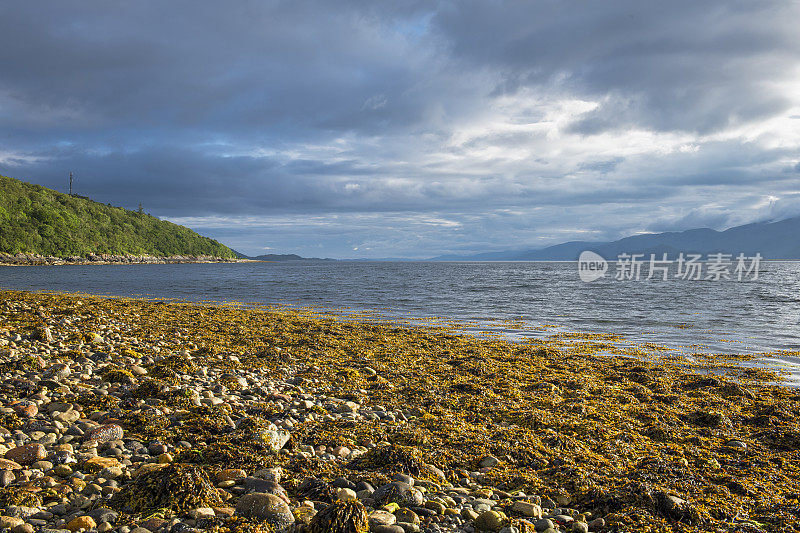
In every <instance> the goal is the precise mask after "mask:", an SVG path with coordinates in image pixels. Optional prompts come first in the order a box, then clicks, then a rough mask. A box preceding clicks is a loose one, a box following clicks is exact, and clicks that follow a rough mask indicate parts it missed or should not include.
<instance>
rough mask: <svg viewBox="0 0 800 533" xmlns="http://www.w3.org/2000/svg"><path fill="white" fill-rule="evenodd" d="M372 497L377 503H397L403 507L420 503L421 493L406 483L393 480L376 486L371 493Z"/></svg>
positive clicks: (421, 499)
mask: <svg viewBox="0 0 800 533" xmlns="http://www.w3.org/2000/svg"><path fill="white" fill-rule="evenodd" d="M372 499H373V500H375V503H376V504H377V505H383V504H387V503H392V502H394V503H397V504H399V505H400V506H404V507H414V506H418V505H422V502H423V497H422V493H421V492H420V491H418V490H417V489H415V488H413V487H412V486H411V485H409V484H408V483H403V482H401V481H393V482H391V483H387V484H386V485H382V486H380V487H378V488H377V489H376V490H375V492H374V493H373V494H372Z"/></svg>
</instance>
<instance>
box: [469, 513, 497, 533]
mask: <svg viewBox="0 0 800 533" xmlns="http://www.w3.org/2000/svg"><path fill="white" fill-rule="evenodd" d="M475 527H476V528H477V529H481V530H483V531H499V530H500V528H501V527H503V517H502V516H500V513H498V512H496V511H484V512H482V513H481V514H480V515H478V518H476V519H475Z"/></svg>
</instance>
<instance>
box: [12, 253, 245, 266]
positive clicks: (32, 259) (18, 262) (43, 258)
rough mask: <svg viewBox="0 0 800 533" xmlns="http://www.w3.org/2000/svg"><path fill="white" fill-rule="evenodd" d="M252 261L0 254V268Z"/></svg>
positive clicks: (188, 256) (180, 256)
mask: <svg viewBox="0 0 800 533" xmlns="http://www.w3.org/2000/svg"><path fill="white" fill-rule="evenodd" d="M253 261H254V260H253V259H229V258H224V257H215V256H211V255H172V256H168V257H154V256H150V255H111V254H87V255H83V256H70V257H55V256H47V255H39V254H23V253H19V254H0V266H44V265H131V264H142V265H150V264H152V265H166V264H178V263H250V262H253Z"/></svg>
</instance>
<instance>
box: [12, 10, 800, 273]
mask: <svg viewBox="0 0 800 533" xmlns="http://www.w3.org/2000/svg"><path fill="white" fill-rule="evenodd" d="M798 15H800V6H798V4H797V3H796V2H790V1H777V0H772V1H767V2H760V3H757V4H752V3H739V2H727V1H722V0H720V1H710V2H688V1H685V2H684V1H679V2H670V3H661V4H658V5H650V4H647V3H642V2H634V1H632V0H631V1H627V0H626V1H621V0H614V1H611V2H603V3H597V2H588V1H587V2H570V3H566V2H549V3H541V2H537V3H529V2H514V1H503V2H492V3H489V2H481V1H477V0H476V1H467V2H446V1H441V2H439V1H405V2H402V1H401V2H391V3H375V2H366V1H357V0H353V1H350V2H336V3H331V2H321V1H302V0H297V1H292V2H288V1H277V0H276V1H270V2H251V1H246V0H241V1H236V2H231V3H228V4H226V5H225V6H221V5H220V4H218V3H215V2H206V1H197V0H194V1H189V0H178V1H175V2H167V3H164V2H152V1H142V2H129V3H109V2H100V1H89V2H86V1H77V0H66V1H59V2H55V1H53V2H45V3H44V4H42V3H36V4H31V3H5V4H2V5H0V72H2V76H1V77H0V173H2V174H6V175H11V176H14V177H18V178H21V179H26V180H29V181H33V182H36V183H40V184H42V185H45V186H50V187H53V188H57V189H61V190H64V188H65V184H66V176H67V173H68V172H69V171H74V172H75V174H76V178H77V181H76V186H77V187H78V191H79V192H81V193H83V194H88V195H90V196H91V197H92V198H95V199H97V200H99V201H102V202H108V203H113V204H117V205H123V206H126V207H130V208H135V207H136V206H137V205H138V203H139V202H140V201H141V202H142V203H143V204H144V206H145V208H146V209H147V210H149V211H150V212H151V213H153V214H155V215H158V216H163V217H167V218H171V219H175V220H178V221H184V222H186V223H187V224H189V225H190V226H192V227H195V228H197V229H199V230H200V231H204V232H208V233H209V234H211V235H212V236H215V237H218V238H221V239H222V240H223V241H225V242H228V243H230V244H231V245H232V246H234V247H238V248H241V249H242V250H243V251H246V252H252V253H259V252H261V251H263V249H264V248H265V247H269V248H271V249H273V250H274V251H276V252H281V251H285V252H298V253H306V254H308V255H338V256H343V257H344V256H376V257H377V256H397V255H411V256H425V255H436V254H439V253H444V252H451V251H458V252H464V251H472V250H474V251H483V250H498V249H508V248H524V247H534V246H540V245H546V244H554V243H557V242H561V241H565V240H570V239H581V240H592V239H606V238H616V237H619V236H623V235H625V234H628V233H631V232H635V231H648V230H660V229H658V228H661V229H670V228H685V227H688V226H691V225H692V224H698V225H710V226H712V227H723V226H725V225H728V224H732V223H738V222H747V221H750V220H754V219H757V218H759V217H764V216H768V214H767V211H766V210H767V208H766V207H765V206H767V205H773V208H772V209H773V211H774V210H776V209H779V211H775V212H780V213H782V214H785V215H787V216H789V215H791V214H792V213H795V214H796V213H800V208H797V205H798V204H797V202H796V201H795V200H794V198H795V197H796V191H795V187H794V184H793V178H794V177H796V175H795V174H794V173H792V172H790V171H789V169H794V171H795V172H796V171H797V170H798V169H800V166H798V163H797V161H798V160H800V133H799V132H798V131H797V128H796V125H795V123H796V121H794V122H793V120H794V119H796V118H797V117H798V116H800V96H798V95H800V90H798V89H800V80H798V78H797V71H796V65H797V62H798V58H800V41H798V40H797V38H796V35H795V34H796V28H795V24H794V21H795V20H797V18H798ZM770 198H773V199H777V200H770ZM774 206H778V207H774ZM356 248H357V250H355V249H356Z"/></svg>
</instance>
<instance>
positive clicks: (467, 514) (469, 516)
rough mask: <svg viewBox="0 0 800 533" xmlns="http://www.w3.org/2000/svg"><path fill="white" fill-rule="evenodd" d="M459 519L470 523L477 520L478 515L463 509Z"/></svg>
mask: <svg viewBox="0 0 800 533" xmlns="http://www.w3.org/2000/svg"><path fill="white" fill-rule="evenodd" d="M461 518H463V519H464V520H468V521H472V520H475V519H477V518H478V513H476V512H475V511H474V510H472V509H470V508H468V507H465V508H463V509H462V510H461Z"/></svg>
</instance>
